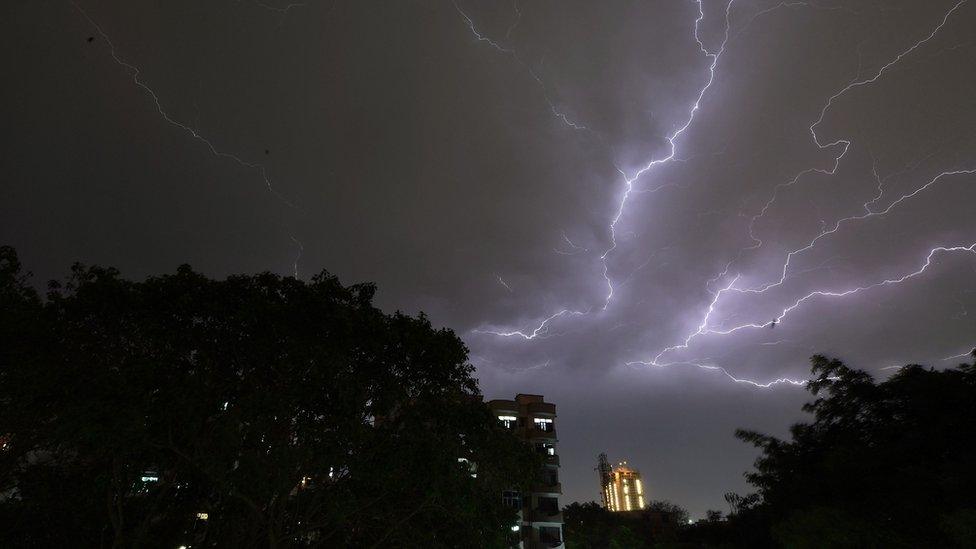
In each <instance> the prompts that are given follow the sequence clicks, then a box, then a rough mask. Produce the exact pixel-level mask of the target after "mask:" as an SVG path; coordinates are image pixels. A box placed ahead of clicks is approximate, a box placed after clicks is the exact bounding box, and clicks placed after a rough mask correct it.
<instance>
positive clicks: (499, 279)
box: [495, 275, 514, 293]
mask: <svg viewBox="0 0 976 549" xmlns="http://www.w3.org/2000/svg"><path fill="white" fill-rule="evenodd" d="M495 278H497V279H498V283H499V284H501V285H502V286H504V288H505V289H506V290H508V293H514V290H512V287H511V286H509V285H508V283H507V282H505V280H504V279H502V277H501V276H499V275H495Z"/></svg>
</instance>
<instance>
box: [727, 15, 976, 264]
mask: <svg viewBox="0 0 976 549" xmlns="http://www.w3.org/2000/svg"><path fill="white" fill-rule="evenodd" d="M968 1H969V0H959V1H958V2H956V4H955V5H953V6H952V8H950V9H949V10H948V11H947V12H946V13H945V15H944V16H943V17H942V20H941V21H940V22H939V24H938V25H936V27H935V28H934V29H932V31H931V32H930V33H929V34H928V35H926V36H925V37H924V38H922V39H921V40H918V41H917V42H915V43H914V44H912V45H911V46H910V47H909V48H908V49H905V50H903V51H901V52H900V53H898V55H896V56H895V57H894V58H893V59H892V60H891V61H888V62H887V63H885V64H884V65H882V66H881V67H880V68H879V69H878V70H877V71H876V72H875V73H874V75H873V76H871V77H869V78H862V79H858V78H855V79H854V80H852V81H851V82H850V83H848V84H847V85H846V86H844V87H843V88H841V89H840V90H838V91H837V92H835V93H834V94H833V95H831V96H830V97H829V98H828V99H827V102H826V103H824V105H823V107H822V108H821V109H820V116H818V117H817V119H816V120H815V121H814V122H813V124H810V126H809V128H808V131H809V132H810V136H811V137H812V138H813V143H814V145H816V146H817V148H818V149H819V150H827V149H831V148H834V147H839V149H840V153H839V154H838V155H837V156H836V157H834V161H833V166H831V167H830V168H828V169H824V168H809V169H806V170H803V171H801V172H800V173H798V174H797V175H796V176H794V177H793V178H792V179H791V180H790V181H788V182H786V183H780V184H778V185H776V186H775V187H774V188H773V193H772V195H771V196H770V197H769V198H768V199H767V200H766V203H765V204H764V205H763V207H762V209H761V210H760V211H759V213H758V214H756V215H755V216H753V217H752V219H751V220H750V222H749V237H750V238H751V239H752V241H753V245H752V246H750V247H748V248H745V250H752V249H758V248H761V247H762V244H763V242H762V239H760V238H759V237H757V236H756V234H755V226H756V222H757V221H758V220H760V219H762V218H763V217H764V216H765V215H766V212H768V211H769V208H770V207H771V206H772V205H773V204H774V203H775V202H776V198H777V197H778V196H779V192H780V191H781V190H782V189H786V188H789V187H792V186H794V185H795V184H796V183H797V182H799V181H800V179H802V178H803V177H804V176H806V175H809V174H812V173H819V174H823V175H828V176H832V175H834V174H835V173H836V172H837V169H838V167H839V166H840V162H841V160H843V158H844V157H845V156H846V155H847V152H848V151H849V150H850V148H851V140H850V139H844V138H839V139H836V140H834V141H832V142H830V143H822V142H821V140H820V136H819V135H817V126H819V125H820V124H821V123H822V122H823V120H824V117H825V116H827V111H829V110H830V108H831V107H832V106H833V105H834V102H835V101H837V100H838V99H839V98H840V97H842V96H843V95H844V94H846V93H847V92H849V91H851V90H853V89H857V88H860V87H863V86H867V85H870V84H873V83H875V82H877V81H878V79H880V78H881V77H882V76H883V75H884V74H885V73H886V72H887V71H888V69H890V68H891V67H893V66H895V65H896V64H897V63H898V62H899V61H901V60H902V59H904V58H905V57H906V56H908V55H911V53H912V52H914V51H915V50H917V49H918V48H920V47H922V46H924V45H925V44H926V43H928V42H929V41H930V40H932V39H933V38H935V36H936V35H937V34H938V33H939V31H940V30H942V28H943V27H945V25H946V23H948V21H949V17H951V16H952V14H953V13H954V12H955V11H956V10H958V9H959V7H960V6H962V5H963V4H965V3H966V2H968ZM879 186H880V185H879ZM878 199H880V195H879V196H877V197H875V198H874V199H873V200H871V201H869V202H867V203H865V205H864V207H865V209H867V210H868V211H870V210H869V205H870V204H872V203H874V202H876V201H877V200H878Z"/></svg>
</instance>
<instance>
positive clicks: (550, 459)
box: [542, 455, 559, 467]
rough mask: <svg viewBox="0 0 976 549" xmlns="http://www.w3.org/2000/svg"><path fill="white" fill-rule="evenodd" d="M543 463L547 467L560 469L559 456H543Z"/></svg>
mask: <svg viewBox="0 0 976 549" xmlns="http://www.w3.org/2000/svg"><path fill="white" fill-rule="evenodd" d="M542 463H545V464H546V465H555V466H556V467H559V456H549V455H546V456H543V457H542Z"/></svg>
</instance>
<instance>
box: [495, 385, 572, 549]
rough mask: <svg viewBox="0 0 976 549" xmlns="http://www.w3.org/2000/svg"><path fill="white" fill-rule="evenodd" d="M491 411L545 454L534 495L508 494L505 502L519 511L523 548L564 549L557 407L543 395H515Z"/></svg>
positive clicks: (534, 486) (499, 401)
mask: <svg viewBox="0 0 976 549" xmlns="http://www.w3.org/2000/svg"><path fill="white" fill-rule="evenodd" d="M488 407H489V408H490V409H491V410H492V411H493V412H494V414H495V417H497V418H498V421H499V422H500V423H501V424H502V425H503V426H504V427H505V428H506V429H510V430H511V431H512V432H513V433H514V434H515V435H517V436H518V437H519V438H521V439H522V440H524V441H525V442H526V443H528V444H531V445H532V446H533V447H534V448H535V449H536V451H537V452H539V453H540V454H542V456H543V459H544V464H543V466H542V470H541V471H539V477H538V479H537V482H536V483H535V484H534V485H533V486H532V490H531V492H529V493H527V494H519V493H517V492H506V493H505V501H506V503H508V504H509V505H511V506H513V507H515V508H516V509H518V510H519V513H520V520H521V523H520V524H519V525H517V526H518V531H519V532H520V535H521V544H520V547H523V548H525V549H536V548H542V547H563V531H562V530H563V528H562V526H563V515H562V510H561V507H560V505H559V496H560V495H562V486H561V484H560V483H559V454H557V453H556V442H557V440H556V424H555V419H556V405H555V404H552V403H550V402H545V399H544V398H543V397H542V395H523V394H518V395H515V400H491V401H489V402H488Z"/></svg>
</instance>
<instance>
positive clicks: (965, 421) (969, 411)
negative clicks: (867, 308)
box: [730, 355, 976, 547]
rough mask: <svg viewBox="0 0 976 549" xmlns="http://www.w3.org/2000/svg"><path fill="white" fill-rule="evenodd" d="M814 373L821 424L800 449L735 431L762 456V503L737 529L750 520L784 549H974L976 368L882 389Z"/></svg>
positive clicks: (812, 406) (797, 440) (856, 377)
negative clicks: (955, 548)
mask: <svg viewBox="0 0 976 549" xmlns="http://www.w3.org/2000/svg"><path fill="white" fill-rule="evenodd" d="M812 370H813V373H814V376H815V377H814V379H813V381H812V382H811V383H810V384H809V386H808V389H809V391H810V392H811V393H812V394H813V395H814V397H815V399H814V400H813V401H812V402H810V403H808V404H806V405H805V406H804V410H805V411H807V412H809V413H811V414H813V421H812V422H810V423H800V424H797V425H794V426H793V427H792V428H791V429H790V434H791V440H789V441H784V440H780V439H777V438H775V437H771V436H768V435H763V434H761V433H757V432H753V431H745V430H740V431H739V432H738V433H737V436H738V437H739V438H741V439H743V440H745V441H747V442H750V443H752V444H755V445H756V446H757V447H758V448H759V449H760V450H761V451H762V455H761V456H760V457H759V459H758V460H757V461H756V470H755V471H754V472H752V473H749V474H747V479H748V480H749V482H750V483H751V484H753V485H754V486H755V487H756V488H757V489H758V493H757V495H758V496H759V497H760V498H761V502H759V503H756V504H753V505H750V506H748V508H746V509H742V508H741V506H740V509H739V512H738V513H737V515H736V517H733V518H735V519H737V520H739V525H738V526H736V525H733V526H730V531H731V530H732V529H735V528H737V527H740V528H741V527H742V525H744V524H746V523H749V524H751V525H752V526H751V527H753V528H758V529H763V528H766V529H767V532H770V533H771V534H772V539H771V540H769V542H770V543H772V541H773V540H775V541H776V542H778V543H779V544H782V545H784V546H787V547H954V546H959V547H972V546H973V545H970V544H971V543H972V541H973V534H972V533H973V532H974V531H976V523H974V522H973V519H974V517H976V468H974V466H973V464H974V463H976V444H973V442H972V441H973V440H976V366H974V365H972V364H962V365H960V366H959V367H958V368H950V369H947V370H942V371H936V370H933V369H930V368H929V369H927V368H923V367H922V366H918V365H909V366H905V367H903V368H901V369H900V370H899V371H898V372H897V373H895V374H894V375H893V376H892V377H891V378H889V379H888V380H886V381H883V382H881V383H876V382H875V381H874V380H873V379H872V378H871V376H870V375H868V374H867V373H866V372H863V371H861V370H856V369H852V368H849V367H848V366H846V365H845V364H843V363H842V362H840V361H839V360H836V359H828V358H826V357H824V356H820V355H817V356H814V357H813V358H812ZM732 522H733V523H735V522H736V520H733V521H732Z"/></svg>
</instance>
